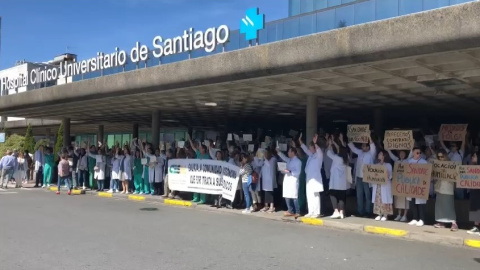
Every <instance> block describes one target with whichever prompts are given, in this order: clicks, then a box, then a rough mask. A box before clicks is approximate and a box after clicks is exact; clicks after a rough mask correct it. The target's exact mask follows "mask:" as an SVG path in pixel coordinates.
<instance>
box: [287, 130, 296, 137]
mask: <svg viewBox="0 0 480 270" xmlns="http://www.w3.org/2000/svg"><path fill="white" fill-rule="evenodd" d="M297 134H298V131H296V130H293V129H291V130H290V132H288V135H290V136H292V137H295V136H297Z"/></svg>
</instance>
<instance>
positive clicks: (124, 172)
mask: <svg viewBox="0 0 480 270" xmlns="http://www.w3.org/2000/svg"><path fill="white" fill-rule="evenodd" d="M115 158H116V159H117V160H120V166H119V178H120V181H122V194H128V193H129V192H128V185H129V181H130V180H132V156H131V155H130V149H129V148H128V146H124V147H123V155H116V156H115Z"/></svg>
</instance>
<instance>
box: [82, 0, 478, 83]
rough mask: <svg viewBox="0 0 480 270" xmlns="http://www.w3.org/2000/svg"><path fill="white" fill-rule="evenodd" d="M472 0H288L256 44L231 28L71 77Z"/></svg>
mask: <svg viewBox="0 0 480 270" xmlns="http://www.w3.org/2000/svg"><path fill="white" fill-rule="evenodd" d="M472 1H474V0H289V15H290V17H288V18H286V19H282V20H278V21H273V22H268V23H266V24H265V28H264V29H262V30H260V31H259V38H258V41H257V42H258V44H255V41H253V42H251V43H250V42H247V41H246V40H245V35H244V34H240V32H239V30H234V31H231V32H230V39H229V41H228V42H227V43H226V44H225V45H223V46H217V48H216V50H215V51H213V52H211V53H207V52H205V51H204V50H196V51H190V52H183V53H180V54H175V55H170V56H166V57H162V58H160V59H157V58H154V57H153V55H152V53H151V52H150V57H149V59H148V60H147V61H143V62H139V63H127V64H126V65H125V66H124V67H116V68H112V69H107V70H103V71H102V72H100V71H97V72H93V73H88V74H85V75H79V76H75V77H74V78H73V80H74V81H78V80H82V79H91V78H95V77H99V76H106V75H110V74H115V73H119V72H126V71H131V70H136V69H142V68H148V67H151V66H157V65H163V64H169V63H173V62H178V61H184V60H188V59H192V58H198V57H204V56H208V55H212V54H217V53H222V52H228V51H234V50H239V49H243V48H247V47H249V46H255V45H262V44H267V43H270V42H275V41H280V40H285V39H289V38H295V37H299V36H305V35H309V34H313V33H319V32H324V31H329V30H332V29H337V28H342V27H348V26H352V25H355V24H362V23H368V22H372V21H378V20H384V19H389V18H393V17H396V16H401V15H407V14H412V13H416V12H422V11H426V10H431V9H435V8H442V7H446V6H450V5H456V4H462V3H466V2H472Z"/></svg>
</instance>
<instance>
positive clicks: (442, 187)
mask: <svg viewBox="0 0 480 270" xmlns="http://www.w3.org/2000/svg"><path fill="white" fill-rule="evenodd" d="M437 159H438V160H439V161H449V159H448V156H447V152H446V151H445V150H443V149H440V151H438V153H437ZM434 168H435V164H434ZM433 175H435V169H434V174H433ZM432 181H435V193H436V194H437V197H436V200H435V220H436V221H437V222H438V223H436V224H435V225H434V227H435V228H445V225H443V224H442V223H452V227H451V231H458V226H457V223H456V219H457V217H456V215H455V201H454V200H455V198H454V188H455V182H451V181H446V180H440V179H436V178H435V177H433V178H432Z"/></svg>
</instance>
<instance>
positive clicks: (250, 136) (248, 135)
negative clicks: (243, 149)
mask: <svg viewBox="0 0 480 270" xmlns="http://www.w3.org/2000/svg"><path fill="white" fill-rule="evenodd" d="M243 140H244V141H246V142H251V141H252V140H253V138H252V134H243Z"/></svg>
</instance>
